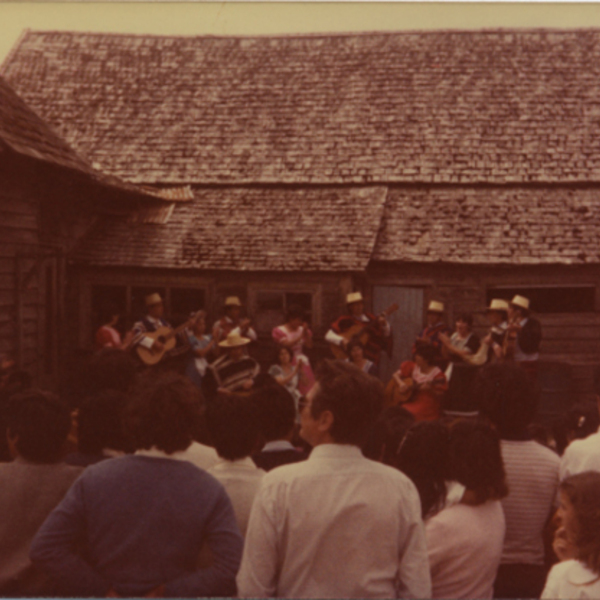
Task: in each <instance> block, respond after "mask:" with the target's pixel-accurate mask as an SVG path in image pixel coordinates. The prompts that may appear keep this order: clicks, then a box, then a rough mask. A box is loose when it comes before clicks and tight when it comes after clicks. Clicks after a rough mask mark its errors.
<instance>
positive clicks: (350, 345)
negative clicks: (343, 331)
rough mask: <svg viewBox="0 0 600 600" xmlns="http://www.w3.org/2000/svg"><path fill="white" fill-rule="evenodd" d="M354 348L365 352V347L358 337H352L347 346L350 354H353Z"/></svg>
mask: <svg viewBox="0 0 600 600" xmlns="http://www.w3.org/2000/svg"><path fill="white" fill-rule="evenodd" d="M353 348H360V349H361V350H362V351H363V353H364V351H365V345H364V344H363V343H362V342H361V341H360V340H359V339H358V338H357V337H352V338H351V339H350V341H349V342H348V346H346V350H347V352H348V354H350V353H351V352H352V349H353Z"/></svg>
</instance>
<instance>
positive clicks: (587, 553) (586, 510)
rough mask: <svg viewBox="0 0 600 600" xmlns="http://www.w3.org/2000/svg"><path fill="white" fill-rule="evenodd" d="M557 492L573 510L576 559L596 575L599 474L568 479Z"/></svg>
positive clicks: (598, 563) (599, 563) (599, 538)
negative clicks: (567, 501)
mask: <svg viewBox="0 0 600 600" xmlns="http://www.w3.org/2000/svg"><path fill="white" fill-rule="evenodd" d="M559 489H560V491H561V492H563V493H564V494H565V495H566V496H567V498H568V499H569V500H570V502H571V504H572V505H573V508H574V509H575V515H576V519H577V531H576V532H575V546H576V548H577V559H578V560H580V561H581V562H582V563H583V564H584V565H585V566H586V567H588V569H590V570H592V571H593V572H594V573H595V574H596V575H600V510H598V506H600V473H598V472H597V471H584V472H583V473H578V474H577V475H571V477H567V478H566V479H565V480H564V481H563V482H562V483H561V484H560V488H559Z"/></svg>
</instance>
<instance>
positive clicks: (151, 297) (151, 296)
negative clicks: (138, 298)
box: [144, 292, 163, 306]
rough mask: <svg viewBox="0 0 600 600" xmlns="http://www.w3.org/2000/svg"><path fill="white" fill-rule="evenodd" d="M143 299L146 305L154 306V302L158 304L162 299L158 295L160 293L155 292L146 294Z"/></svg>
mask: <svg viewBox="0 0 600 600" xmlns="http://www.w3.org/2000/svg"><path fill="white" fill-rule="evenodd" d="M144 300H145V302H146V306H154V305H155V304H160V303H161V302H162V301H163V300H162V298H161V297H160V294H157V293H156V292H155V293H154V294H148V295H147V296H146V297H145V298H144Z"/></svg>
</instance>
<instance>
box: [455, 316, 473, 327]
mask: <svg viewBox="0 0 600 600" xmlns="http://www.w3.org/2000/svg"><path fill="white" fill-rule="evenodd" d="M456 321H462V322H463V323H466V324H467V325H468V326H469V329H471V327H473V315H472V314H471V313H460V314H459V315H458V316H457V317H456Z"/></svg>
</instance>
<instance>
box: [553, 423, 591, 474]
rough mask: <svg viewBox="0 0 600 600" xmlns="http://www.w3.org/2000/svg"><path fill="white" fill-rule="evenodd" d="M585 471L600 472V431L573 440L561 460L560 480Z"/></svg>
mask: <svg viewBox="0 0 600 600" xmlns="http://www.w3.org/2000/svg"><path fill="white" fill-rule="evenodd" d="M583 471H600V431H597V432H596V433H592V435H588V436H587V437H586V438H584V439H582V440H573V441H572V442H571V443H570V444H569V445H568V446H567V449H566V450H565V453H564V454H563V455H562V458H561V460H560V480H561V481H562V480H563V479H565V477H569V476H570V475H577V473H582V472H583Z"/></svg>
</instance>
